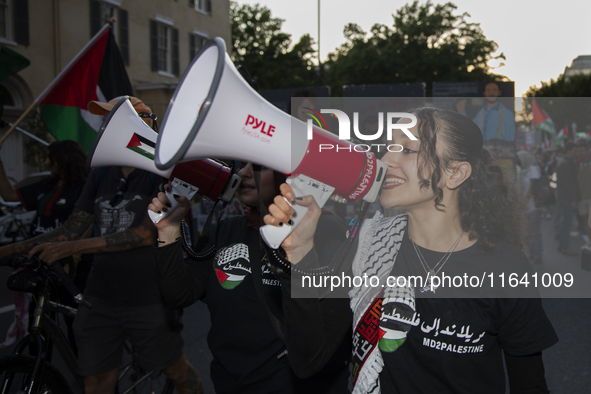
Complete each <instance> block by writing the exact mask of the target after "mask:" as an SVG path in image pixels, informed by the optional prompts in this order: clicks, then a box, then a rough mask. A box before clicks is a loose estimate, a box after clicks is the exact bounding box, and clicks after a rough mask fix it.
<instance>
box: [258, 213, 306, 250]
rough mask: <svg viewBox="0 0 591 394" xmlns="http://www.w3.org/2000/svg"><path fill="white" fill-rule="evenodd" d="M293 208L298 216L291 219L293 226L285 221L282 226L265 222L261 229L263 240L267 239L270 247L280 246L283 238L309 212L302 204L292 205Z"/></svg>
mask: <svg viewBox="0 0 591 394" xmlns="http://www.w3.org/2000/svg"><path fill="white" fill-rule="evenodd" d="M292 209H293V210H294V211H295V212H296V217H295V218H292V219H291V221H292V224H291V226H290V225H289V224H287V223H284V224H283V226H281V227H275V226H271V225H268V224H265V225H264V226H261V228H260V229H259V231H260V233H261V237H262V238H263V241H265V242H266V243H267V245H269V247H271V248H273V249H277V248H279V247H280V246H281V243H282V242H283V240H284V239H285V238H287V237H288V236H289V234H291V232H292V231H293V230H294V229H295V228H296V226H297V225H298V224H299V223H300V221H301V220H302V218H303V217H304V215H305V214H306V212H308V208H306V207H303V206H301V205H292Z"/></svg>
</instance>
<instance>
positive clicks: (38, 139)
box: [6, 122, 49, 146]
mask: <svg viewBox="0 0 591 394" xmlns="http://www.w3.org/2000/svg"><path fill="white" fill-rule="evenodd" d="M6 123H7V124H8V125H9V126H12V123H10V122H6ZM16 129H17V130H18V131H20V132H21V133H23V134H24V135H26V136H27V137H29V138H31V139H34V140H35V141H37V142H38V143H40V144H43V145H45V146H49V142H47V141H45V140H42V139H41V138H39V137H37V136H36V135H34V134H31V133H29V132H28V131H27V130H24V129H21V128H20V127H17V128H16Z"/></svg>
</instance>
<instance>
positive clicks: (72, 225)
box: [0, 208, 94, 257]
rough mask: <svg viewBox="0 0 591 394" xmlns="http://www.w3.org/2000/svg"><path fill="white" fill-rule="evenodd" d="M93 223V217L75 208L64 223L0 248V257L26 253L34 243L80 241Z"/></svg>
mask: <svg viewBox="0 0 591 394" xmlns="http://www.w3.org/2000/svg"><path fill="white" fill-rule="evenodd" d="M93 222H94V215H93V214H90V213H87V212H84V211H82V210H80V209H78V208H75V209H74V211H73V212H72V214H71V215H70V217H69V218H68V220H66V222H65V223H64V224H63V225H62V226H60V227H58V228H56V229H53V230H51V231H49V232H47V233H45V234H41V235H38V236H36V237H34V238H30V239H27V240H25V241H22V242H19V243H15V244H11V245H7V246H4V247H1V248H0V257H8V256H14V255H19V254H26V253H28V252H29V251H30V250H31V248H32V247H33V245H35V244H36V243H46V242H63V241H72V240H76V239H80V238H81V237H82V234H84V232H85V231H86V229H88V227H90V226H91V225H92V223H93Z"/></svg>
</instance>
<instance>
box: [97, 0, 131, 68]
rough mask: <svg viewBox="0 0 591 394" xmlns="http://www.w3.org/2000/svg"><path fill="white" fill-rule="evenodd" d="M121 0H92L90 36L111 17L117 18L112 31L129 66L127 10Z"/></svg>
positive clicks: (124, 60)
mask: <svg viewBox="0 0 591 394" xmlns="http://www.w3.org/2000/svg"><path fill="white" fill-rule="evenodd" d="M120 5H121V0H90V36H91V37H93V36H94V35H95V34H96V33H97V32H98V31H99V30H100V29H101V28H102V27H103V26H104V25H105V24H106V23H108V22H109V20H110V19H111V18H113V17H114V18H115V19H117V22H116V23H115V26H114V28H113V29H111V31H112V32H113V35H114V36H115V41H116V42H117V45H118V46H119V51H120V52H121V57H122V58H123V62H124V63H125V64H126V65H128V66H129V30H128V21H127V19H128V17H127V10H124V9H122V8H121V7H120Z"/></svg>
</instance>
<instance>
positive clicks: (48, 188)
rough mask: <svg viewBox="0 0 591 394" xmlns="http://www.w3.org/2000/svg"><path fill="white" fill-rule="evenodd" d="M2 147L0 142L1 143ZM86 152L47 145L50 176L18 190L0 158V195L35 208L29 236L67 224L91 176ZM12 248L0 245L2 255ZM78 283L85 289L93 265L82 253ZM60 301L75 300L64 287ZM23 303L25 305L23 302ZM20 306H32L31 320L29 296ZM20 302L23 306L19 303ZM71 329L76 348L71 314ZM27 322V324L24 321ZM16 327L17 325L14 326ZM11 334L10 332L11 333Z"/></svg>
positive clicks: (65, 144)
mask: <svg viewBox="0 0 591 394" xmlns="http://www.w3.org/2000/svg"><path fill="white" fill-rule="evenodd" d="M0 148H1V145H0ZM85 163H86V153H84V150H83V149H82V147H81V146H80V144H79V143H77V142H76V141H72V140H65V141H56V142H53V143H51V144H50V145H49V146H48V147H47V158H46V159H45V166H46V167H47V169H48V170H49V172H50V173H51V175H50V176H49V177H48V178H46V179H43V180H41V181H39V182H35V183H33V184H30V185H26V186H23V187H20V188H17V189H15V188H14V187H13V186H12V184H11V183H10V181H9V180H8V177H7V175H6V171H5V170H4V165H3V164H2V161H1V160H0V196H2V198H3V199H4V201H7V202H9V201H11V202H12V201H14V202H16V201H20V203H21V205H22V206H23V207H24V208H25V209H26V210H27V211H36V212H37V216H36V218H35V222H34V224H33V225H32V227H31V230H30V234H29V235H30V236H36V235H40V234H44V233H46V232H48V231H51V230H53V229H55V228H56V227H59V226H61V225H63V224H64V222H65V221H66V220H67V219H68V217H69V216H70V214H71V213H72V211H73V210H74V204H75V203H76V201H77V200H78V197H80V193H82V188H83V187H84V183H85V182H86V178H87V177H88V171H87V170H86V164H85ZM12 249H13V245H8V246H4V247H3V248H0V255H4V254H5V253H6V251H10V250H12ZM76 263H77V264H76V276H75V279H74V280H75V283H76V285H77V286H78V287H79V288H80V289H81V290H84V287H85V285H86V278H87V276H88V272H89V271H90V268H91V266H92V256H90V255H83V256H80V259H79V260H78V259H76ZM58 297H59V299H60V301H61V302H62V303H64V304H67V305H69V306H75V305H76V304H75V302H74V299H73V298H72V297H71V296H70V295H69V294H68V293H67V292H66V291H65V290H64V289H62V288H61V287H60V288H59V289H58ZM21 303H22V304H21ZM15 304H16V305H17V308H19V307H20V308H22V309H25V310H26V308H27V307H30V308H29V322H30V321H31V317H32V313H33V310H34V305H33V304H34V303H32V304H30V305H27V301H26V297H22V296H17V298H16V300H15ZM19 304H21V305H19ZM65 322H66V326H67V329H68V340H69V341H70V343H71V344H72V346H73V347H74V349H76V341H75V339H74V332H73V330H72V322H73V318H72V317H69V316H67V317H65ZM23 324H25V325H26V323H23ZM15 327H17V326H15ZM9 331H10V330H9ZM9 336H11V335H9ZM16 337H17V335H12V336H11V338H10V339H9V340H7V342H5V345H8V344H10V343H12V342H13V341H14V340H16Z"/></svg>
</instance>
